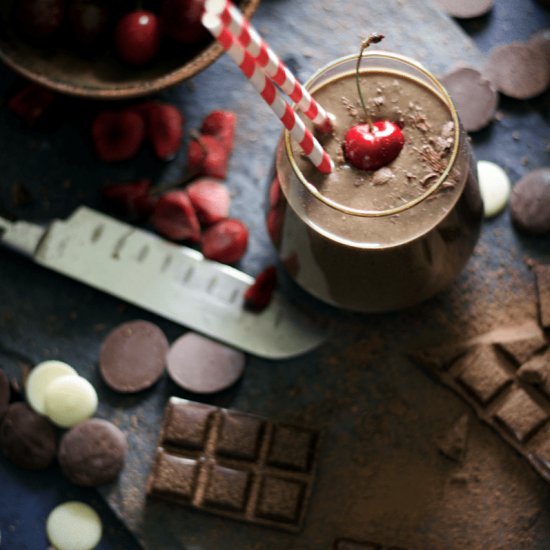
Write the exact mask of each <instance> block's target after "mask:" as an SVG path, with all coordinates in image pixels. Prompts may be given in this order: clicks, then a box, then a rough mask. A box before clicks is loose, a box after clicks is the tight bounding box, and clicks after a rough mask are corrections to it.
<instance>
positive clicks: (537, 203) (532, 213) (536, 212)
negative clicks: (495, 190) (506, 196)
mask: <svg viewBox="0 0 550 550" xmlns="http://www.w3.org/2000/svg"><path fill="white" fill-rule="evenodd" d="M510 211H511V215H512V221H513V222H514V224H515V226H516V227H517V228H518V229H520V230H521V231H524V232H525V233H530V234H532V235H542V234H544V233H549V232H550V168H540V169H538V170H534V171H533V172H530V173H529V174H527V175H526V176H523V178H521V179H520V180H519V181H518V182H517V183H516V185H515V186H514V189H513V190H512V197H511V199H510Z"/></svg>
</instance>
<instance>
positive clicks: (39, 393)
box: [25, 361, 78, 414]
mask: <svg viewBox="0 0 550 550" xmlns="http://www.w3.org/2000/svg"><path fill="white" fill-rule="evenodd" d="M61 376H78V373H77V372H76V371H75V370H74V369H73V368H72V367H71V366H70V365H67V363H63V362H62V361H44V362H43V363H39V364H38V365H36V367H34V368H33V369H32V370H31V372H30V373H29V376H28V378H27V381H26V383H25V396H26V398H27V403H28V404H29V405H30V406H31V407H32V408H33V409H34V410H35V411H36V412H37V413H40V414H45V412H46V410H45V402H44V395H45V393H46V389H47V388H48V386H49V385H50V384H51V383H52V382H53V381H54V380H56V379H57V378H59V377H61Z"/></svg>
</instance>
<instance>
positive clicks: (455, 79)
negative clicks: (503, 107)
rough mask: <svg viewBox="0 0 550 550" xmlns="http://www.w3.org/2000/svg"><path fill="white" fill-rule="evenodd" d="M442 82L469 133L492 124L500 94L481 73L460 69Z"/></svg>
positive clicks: (445, 77)
mask: <svg viewBox="0 0 550 550" xmlns="http://www.w3.org/2000/svg"><path fill="white" fill-rule="evenodd" d="M441 82H442V84H443V86H445V88H447V91H448V92H449V95H450V96H451V99H452V100H453V103H454V104H455V107H456V110H457V111H458V116H459V117H460V120H461V122H462V126H463V127H464V129H465V130H466V131H467V132H477V131H478V130H481V129H482V128H485V126H487V125H488V124H489V123H490V122H491V120H492V119H493V116H494V114H495V111H496V109H497V103H498V94H497V91H496V89H495V87H494V86H493V84H492V83H491V82H490V81H489V80H487V79H486V78H485V77H484V76H483V75H482V74H481V73H480V72H479V71H476V70H475V69H472V68H470V67H460V68H457V69H455V70H453V71H451V72H450V73H447V74H446V75H445V76H444V77H443V78H442V79H441Z"/></svg>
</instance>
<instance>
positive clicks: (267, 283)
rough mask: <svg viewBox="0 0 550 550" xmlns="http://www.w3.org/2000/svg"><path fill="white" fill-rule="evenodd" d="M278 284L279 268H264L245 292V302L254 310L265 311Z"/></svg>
mask: <svg viewBox="0 0 550 550" xmlns="http://www.w3.org/2000/svg"><path fill="white" fill-rule="evenodd" d="M276 286H277V270H276V269H275V267H274V266H270V267H268V268H266V269H264V270H263V271H262V272H261V273H260V274H259V275H258V276H257V277H256V280H255V281H254V283H252V285H251V286H249V287H248V288H247V289H246V291H245V293H244V304H245V306H246V307H247V308H249V309H252V310H254V311H263V310H264V309H265V308H266V307H267V306H268V305H269V303H270V302H271V298H272V297H273V291H274V290H275V287H276Z"/></svg>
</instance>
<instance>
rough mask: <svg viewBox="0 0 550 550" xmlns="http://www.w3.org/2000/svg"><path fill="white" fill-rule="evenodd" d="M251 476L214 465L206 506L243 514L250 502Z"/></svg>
mask: <svg viewBox="0 0 550 550" xmlns="http://www.w3.org/2000/svg"><path fill="white" fill-rule="evenodd" d="M249 488H250V474H249V472H245V471H243V470H234V469H233V468H224V467H223V466H218V465H214V466H213V467H212V468H211V470H210V472H209V476H208V481H207V484H206V490H205V493H204V504H205V505H206V506H212V507H214V508H220V509H227V510H235V511H237V512H243V511H244V509H245V507H246V503H247V500H248V491H249Z"/></svg>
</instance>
